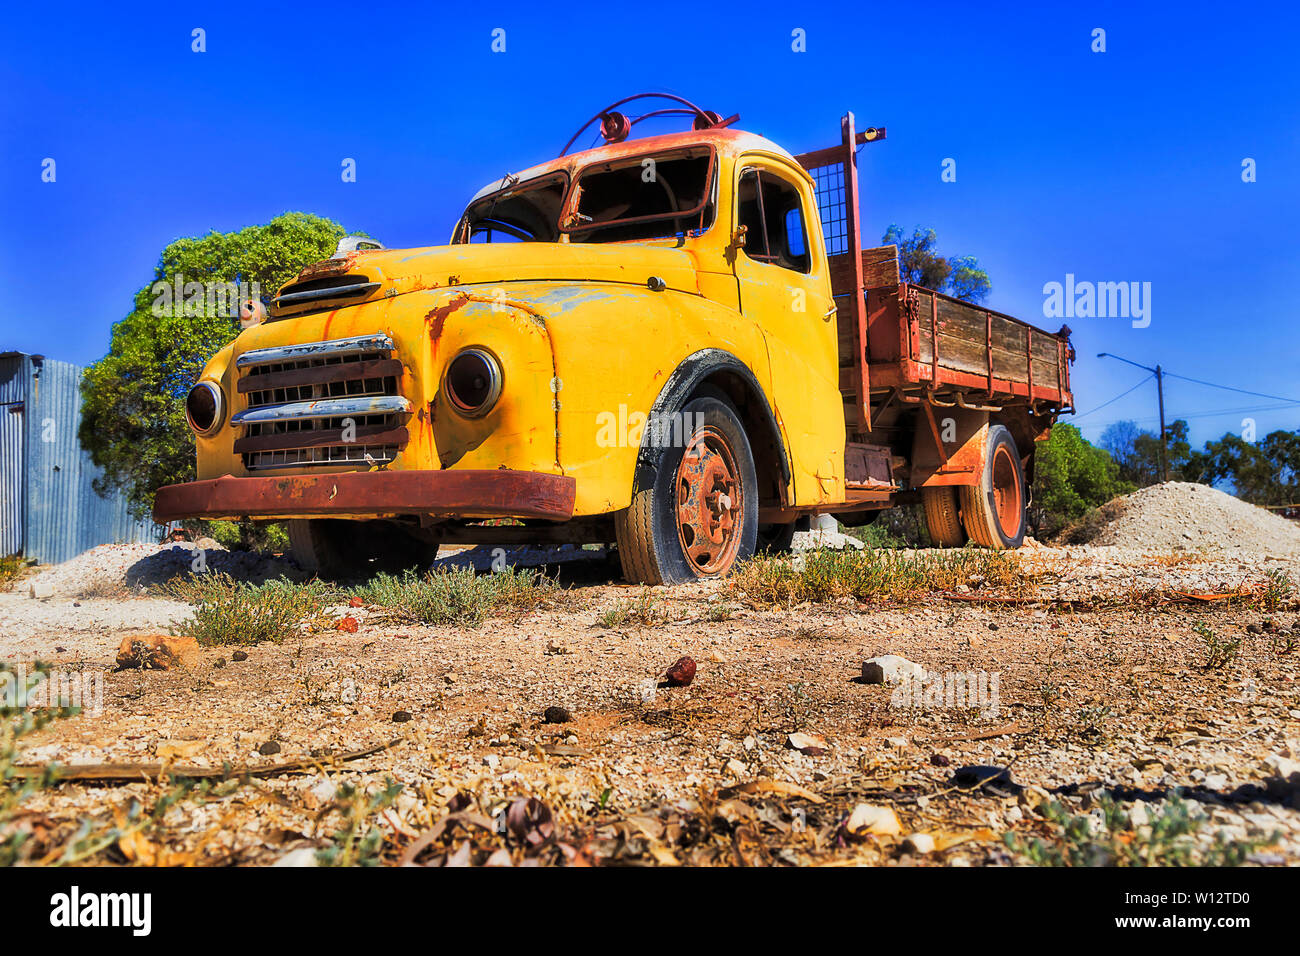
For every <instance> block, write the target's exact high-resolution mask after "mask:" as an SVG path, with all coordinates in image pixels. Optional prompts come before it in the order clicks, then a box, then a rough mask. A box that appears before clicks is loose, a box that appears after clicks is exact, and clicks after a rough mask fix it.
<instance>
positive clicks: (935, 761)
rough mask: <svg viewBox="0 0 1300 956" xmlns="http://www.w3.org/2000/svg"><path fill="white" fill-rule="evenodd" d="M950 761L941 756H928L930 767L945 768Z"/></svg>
mask: <svg viewBox="0 0 1300 956" xmlns="http://www.w3.org/2000/svg"><path fill="white" fill-rule="evenodd" d="M951 764H952V761H951V760H950V759H949V758H947V757H945V756H944V755H943V754H930V765H931V766H932V767H947V766H950V765H951Z"/></svg>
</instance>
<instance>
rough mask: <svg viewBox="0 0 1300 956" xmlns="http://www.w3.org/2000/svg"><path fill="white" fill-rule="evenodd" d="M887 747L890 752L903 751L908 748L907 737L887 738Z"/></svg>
mask: <svg viewBox="0 0 1300 956" xmlns="http://www.w3.org/2000/svg"><path fill="white" fill-rule="evenodd" d="M885 746H886V747H888V748H889V749H890V750H902V749H903V748H904V747H906V746H907V738H906V737H886V738H885Z"/></svg>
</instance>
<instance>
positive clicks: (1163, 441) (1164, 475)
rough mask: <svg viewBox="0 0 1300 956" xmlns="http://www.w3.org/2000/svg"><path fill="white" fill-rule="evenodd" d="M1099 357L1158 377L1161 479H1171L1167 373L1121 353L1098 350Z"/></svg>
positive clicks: (1158, 367) (1157, 395)
mask: <svg viewBox="0 0 1300 956" xmlns="http://www.w3.org/2000/svg"><path fill="white" fill-rule="evenodd" d="M1097 358H1113V359H1119V360H1120V361H1121V362H1126V363H1127V364H1129V365H1132V366H1133V367H1134V368H1140V369H1143V370H1144V371H1147V372H1150V373H1151V374H1153V375H1154V376H1155V377H1156V399H1157V401H1158V402H1159V403H1160V480H1161V481H1168V480H1169V451H1168V448H1167V445H1168V439H1167V438H1166V437H1165V373H1164V370H1163V369H1162V368H1161V367H1160V366H1159V365H1157V366H1156V367H1155V368H1151V367H1150V366H1149V365H1139V364H1138V363H1137V362H1133V361H1130V360H1129V359H1126V358H1124V357H1123V356H1120V355H1112V354H1111V353H1110V352H1098V353H1097Z"/></svg>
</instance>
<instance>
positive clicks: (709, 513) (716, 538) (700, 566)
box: [677, 428, 744, 574]
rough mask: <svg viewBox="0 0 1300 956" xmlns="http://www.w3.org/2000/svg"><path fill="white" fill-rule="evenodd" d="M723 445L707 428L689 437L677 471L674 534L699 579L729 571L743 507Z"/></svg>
mask: <svg viewBox="0 0 1300 956" xmlns="http://www.w3.org/2000/svg"><path fill="white" fill-rule="evenodd" d="M736 475H737V471H736V463H735V459H734V458H733V457H732V454H731V448H730V447H729V446H728V445H727V440H726V439H725V438H724V437H723V436H722V435H721V434H720V433H719V432H717V431H715V430H714V429H712V428H703V429H701V430H700V431H698V432H696V433H695V434H694V435H692V436H691V439H690V443H689V444H688V445H687V447H686V453H685V454H684V455H682V460H681V464H679V465H678V466H677V533H678V537H679V538H680V539H681V545H682V550H683V551H684V552H685V554H686V557H687V560H689V561H690V563H691V566H692V567H694V568H695V570H696V571H697V572H698V573H700V574H717V573H719V572H721V571H725V570H726V569H727V568H728V567H730V565H731V562H732V561H733V560H734V559H735V556H736V551H737V548H738V547H739V543H740V535H739V529H740V528H741V527H742V526H743V516H744V501H743V500H742V498H741V488H740V482H739V480H738V479H737V477H736Z"/></svg>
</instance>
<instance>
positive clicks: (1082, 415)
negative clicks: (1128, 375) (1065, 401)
mask: <svg viewBox="0 0 1300 956" xmlns="http://www.w3.org/2000/svg"><path fill="white" fill-rule="evenodd" d="M1153 378H1155V376H1154V375H1148V376H1147V377H1146V378H1144V379H1142V381H1140V382H1138V383H1137V384H1136V385H1134V386H1133V387H1132V388H1130V389H1128V390H1127V391H1123V392H1120V393H1119V394H1118V395H1116V396H1115V397H1114V398H1112V399H1111V400H1110V401H1108V402H1102V403H1101V404H1100V405H1098V406H1097V407H1096V408H1090V409H1088V411H1086V412H1084V413H1083V414H1081V415H1075V416H1074V421H1076V422H1077V421H1078V420H1079V419H1080V418H1087V417H1088V416H1089V415H1091V414H1092V413H1093V412H1099V411H1101V410H1102V409H1103V408H1105V407H1106V406H1107V405H1114V404H1115V403H1116V402H1118V401H1119V400H1120V399H1121V398H1123V397H1124V396H1125V395H1128V394H1129V393H1131V392H1136V391H1137V390H1138V389H1139V388H1141V387H1142V386H1143V385H1145V384H1146V383H1147V382H1149V381H1151V379H1153Z"/></svg>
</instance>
